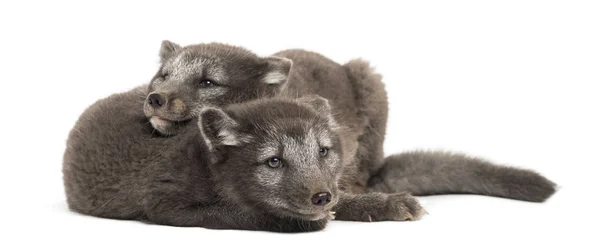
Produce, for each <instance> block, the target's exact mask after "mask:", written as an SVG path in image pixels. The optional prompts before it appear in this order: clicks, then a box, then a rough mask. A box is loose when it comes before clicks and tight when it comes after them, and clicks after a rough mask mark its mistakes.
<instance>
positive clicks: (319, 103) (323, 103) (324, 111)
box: [296, 95, 340, 131]
mask: <svg viewBox="0 0 600 246" xmlns="http://www.w3.org/2000/svg"><path fill="white" fill-rule="evenodd" d="M296 100H297V101H298V102H299V103H300V104H303V105H306V106H308V107H310V108H312V109H314V110H315V111H317V113H318V114H319V115H321V116H324V117H326V118H327V120H328V121H329V122H328V123H329V127H331V128H332V129H333V130H336V131H337V130H339V129H340V125H338V123H337V122H336V121H335V118H334V117H333V114H332V110H331V105H330V104H329V101H328V100H327V99H326V98H324V97H321V96H317V95H308V96H303V97H301V98H298V99H296Z"/></svg>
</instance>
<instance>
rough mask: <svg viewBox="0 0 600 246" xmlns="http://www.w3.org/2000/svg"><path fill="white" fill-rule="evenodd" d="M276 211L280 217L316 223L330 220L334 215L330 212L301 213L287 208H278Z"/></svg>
mask: <svg viewBox="0 0 600 246" xmlns="http://www.w3.org/2000/svg"><path fill="white" fill-rule="evenodd" d="M277 211H279V212H278V213H277V214H279V215H280V216H281V217H286V218H294V219H300V220H308V221H317V220H322V219H325V218H332V217H333V214H334V212H332V211H331V210H319V211H315V212H310V213H306V212H303V211H298V210H292V209H288V208H280V209H279V210H277Z"/></svg>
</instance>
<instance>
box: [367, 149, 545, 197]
mask: <svg viewBox="0 0 600 246" xmlns="http://www.w3.org/2000/svg"><path fill="white" fill-rule="evenodd" d="M368 190H369V191H371V192H410V193H411V194H413V195H435V194H452V193H470V194H481V195H487V196H498V197H506V198H512V199H518V200H525V201H532V202H543V201H545V200H546V199H547V198H548V197H550V196H551V195H552V194H554V192H555V190H556V189H555V184H554V183H553V182H552V181H550V180H548V179H546V178H545V177H543V176H541V175H539V174H537V173H536V172H534V171H530V170H523V169H518V168H513V167H507V166H500V165H496V164H493V163H491V162H489V161H487V160H483V159H480V158H475V157H469V156H466V155H462V154H456V153H448V152H442V151H429V152H428V151H415V152H409V153H403V154H397V155H392V156H389V157H387V158H386V159H385V164H384V166H383V167H382V168H381V169H380V170H379V172H378V173H377V174H376V175H373V177H372V178H371V180H370V181H369V187H368Z"/></svg>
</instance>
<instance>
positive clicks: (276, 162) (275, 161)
mask: <svg viewBox="0 0 600 246" xmlns="http://www.w3.org/2000/svg"><path fill="white" fill-rule="evenodd" d="M267 164H268V165H269V167H272V168H280V167H282V166H283V164H282V163H281V159H279V158H277V157H273V158H271V159H269V160H268V161H267Z"/></svg>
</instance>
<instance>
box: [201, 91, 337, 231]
mask: <svg viewBox="0 0 600 246" xmlns="http://www.w3.org/2000/svg"><path fill="white" fill-rule="evenodd" d="M330 111H331V110H330V106H329V104H328V102H327V100H326V99H324V98H321V97H318V96H311V97H304V98H300V99H297V100H286V99H271V100H264V99H263V100H256V101H252V102H247V103H244V104H235V105H230V106H228V107H227V108H225V109H219V108H213V107H207V108H204V109H202V111H201V113H200V117H199V122H198V124H199V127H200V129H201V132H202V136H203V138H204V141H205V143H206V146H208V149H209V154H210V156H211V159H212V164H211V165H210V169H211V172H213V175H214V176H215V180H216V182H217V183H218V184H217V187H219V192H221V193H222V195H223V197H226V198H229V199H233V200H235V202H237V203H240V204H245V205H246V206H247V207H248V208H252V209H259V210H263V211H266V212H269V213H272V214H275V215H278V216H281V217H291V218H298V219H305V220H319V219H323V218H325V216H328V215H329V213H330V211H331V209H332V207H333V206H334V205H335V204H336V203H337V201H338V199H339V190H338V180H339V178H340V176H341V172H342V169H343V168H342V159H343V158H342V155H343V154H344V153H342V148H341V146H340V145H341V144H340V136H339V135H338V133H337V124H336V123H335V122H334V120H333V117H332V116H331V112H330Z"/></svg>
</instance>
